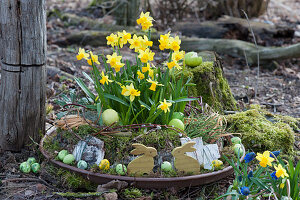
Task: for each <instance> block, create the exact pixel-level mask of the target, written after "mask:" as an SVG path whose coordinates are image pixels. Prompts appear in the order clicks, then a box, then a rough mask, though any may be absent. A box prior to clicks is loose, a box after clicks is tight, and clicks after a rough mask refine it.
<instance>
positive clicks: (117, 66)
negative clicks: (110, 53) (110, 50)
mask: <svg viewBox="0 0 300 200" xmlns="http://www.w3.org/2000/svg"><path fill="white" fill-rule="evenodd" d="M124 65H125V64H124V63H121V62H117V63H116V65H115V66H114V67H113V68H115V70H116V72H119V71H120V69H121V68H122V67H123V66H124Z"/></svg>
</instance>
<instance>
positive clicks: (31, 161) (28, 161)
mask: <svg viewBox="0 0 300 200" xmlns="http://www.w3.org/2000/svg"><path fill="white" fill-rule="evenodd" d="M27 163H28V164H29V165H30V166H31V165H32V164H33V163H36V159H35V158H34V157H30V158H28V159H27Z"/></svg>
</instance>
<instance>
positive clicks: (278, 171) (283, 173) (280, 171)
mask: <svg viewBox="0 0 300 200" xmlns="http://www.w3.org/2000/svg"><path fill="white" fill-rule="evenodd" d="M274 168H275V169H276V174H275V175H276V177H277V178H279V177H281V178H284V177H289V175H288V174H287V173H286V170H285V169H284V168H283V167H282V165H281V164H279V165H278V166H277V167H276V166H274Z"/></svg>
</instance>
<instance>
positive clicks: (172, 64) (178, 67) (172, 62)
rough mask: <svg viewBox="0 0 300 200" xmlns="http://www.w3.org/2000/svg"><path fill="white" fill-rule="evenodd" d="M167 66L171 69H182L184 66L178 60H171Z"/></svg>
mask: <svg viewBox="0 0 300 200" xmlns="http://www.w3.org/2000/svg"><path fill="white" fill-rule="evenodd" d="M167 66H168V68H169V69H172V68H173V67H176V69H178V70H180V69H182V67H180V66H179V64H178V62H177V61H176V60H172V61H171V62H168V63H167Z"/></svg>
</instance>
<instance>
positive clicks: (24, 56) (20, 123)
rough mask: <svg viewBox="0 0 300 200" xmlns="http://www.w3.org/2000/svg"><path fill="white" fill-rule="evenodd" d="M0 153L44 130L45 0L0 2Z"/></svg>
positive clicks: (17, 148)
mask: <svg viewBox="0 0 300 200" xmlns="http://www.w3.org/2000/svg"><path fill="white" fill-rule="evenodd" d="M0 49H1V52H0V56H1V66H2V69H1V77H2V78H1V85H0V137H1V140H0V150H10V151H19V150H21V148H22V147H24V146H25V145H29V144H31V143H32V141H31V138H32V139H33V140H35V141H38V140H39V138H40V136H41V133H43V132H44V130H45V84H46V80H45V79H46V76H45V63H46V13H45V0H34V1H28V0H1V1H0Z"/></svg>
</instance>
